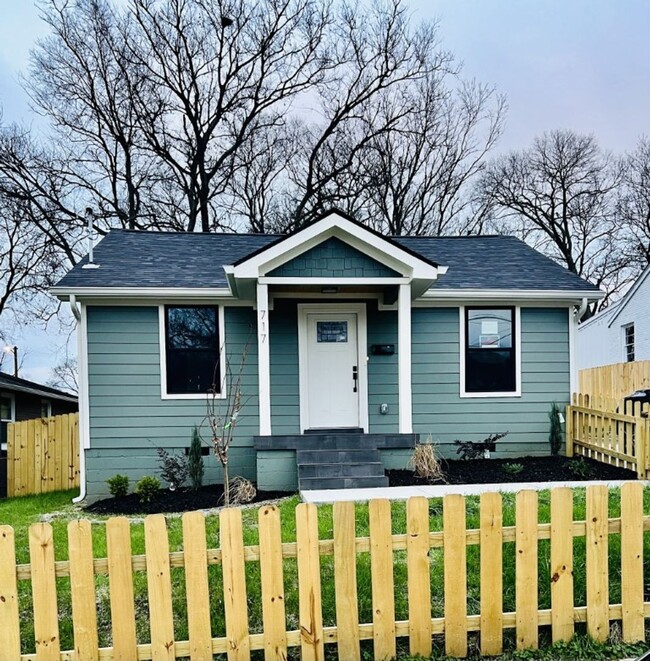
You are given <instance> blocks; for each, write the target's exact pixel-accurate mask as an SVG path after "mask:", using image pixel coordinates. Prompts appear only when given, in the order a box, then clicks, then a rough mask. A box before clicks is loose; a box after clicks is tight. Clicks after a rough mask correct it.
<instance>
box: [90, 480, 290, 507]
mask: <svg viewBox="0 0 650 661" xmlns="http://www.w3.org/2000/svg"><path fill="white" fill-rule="evenodd" d="M291 495H293V494H291V493H287V492H285V491H258V492H257V496H255V498H254V499H253V500H252V501H251V502H252V503H260V502H263V501H266V500H275V499H277V498H284V497H286V496H291ZM222 506H223V487H222V486H221V485H220V484H211V485H208V486H205V487H201V489H198V490H197V491H192V490H191V489H178V490H176V491H169V489H161V491H160V494H159V496H158V498H156V499H155V500H154V501H152V502H150V503H141V502H140V499H139V498H138V496H137V495H136V494H134V493H131V494H129V495H128V496H125V497H124V498H105V499H104V500H98V501H97V502H95V503H93V504H92V505H88V507H86V511H87V512H93V513H95V514H129V515H130V514H160V513H163V514H164V513H169V512H188V511H191V510H207V509H212V508H214V507H222Z"/></svg>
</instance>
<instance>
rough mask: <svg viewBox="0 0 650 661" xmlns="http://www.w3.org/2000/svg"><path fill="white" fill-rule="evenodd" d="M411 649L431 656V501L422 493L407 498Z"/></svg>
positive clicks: (419, 654)
mask: <svg viewBox="0 0 650 661" xmlns="http://www.w3.org/2000/svg"><path fill="white" fill-rule="evenodd" d="M406 550H407V569H408V603H409V650H410V653H411V655H412V656H422V657H424V658H428V657H430V656H431V634H432V631H431V577H430V573H429V572H430V567H429V501H428V500H427V499H426V498H424V497H421V496H418V497H415V498H409V499H408V501H407V502H406Z"/></svg>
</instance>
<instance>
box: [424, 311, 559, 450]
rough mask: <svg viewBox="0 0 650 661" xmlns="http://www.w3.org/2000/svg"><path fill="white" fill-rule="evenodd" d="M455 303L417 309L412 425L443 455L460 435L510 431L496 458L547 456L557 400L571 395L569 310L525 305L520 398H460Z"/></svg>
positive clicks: (470, 436) (473, 438) (467, 437)
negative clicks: (554, 406)
mask: <svg viewBox="0 0 650 661" xmlns="http://www.w3.org/2000/svg"><path fill="white" fill-rule="evenodd" d="M459 341H460V339H459V315H458V309H457V308H437V309H435V308H417V309H414V310H413V426H414V431H415V432H418V433H420V434H422V435H423V436H425V437H426V435H427V434H431V436H432V438H433V440H434V441H436V442H437V443H439V444H440V449H441V451H442V453H443V454H444V455H447V456H452V455H454V454H455V448H454V446H453V445H451V444H452V443H453V441H454V440H455V439H463V440H471V441H477V440H481V439H482V438H485V437H486V436H487V435H488V434H490V433H492V432H502V431H509V432H510V433H509V435H508V436H507V437H506V438H505V439H503V440H502V441H500V442H499V443H498V444H497V453H496V456H505V455H508V454H512V455H524V454H547V453H548V451H549V447H548V431H549V418H548V412H549V409H550V406H551V403H552V402H554V401H555V402H557V403H558V404H561V405H564V404H566V403H567V402H568V400H569V390H570V380H569V328H568V313H567V310H566V308H560V309H546V308H522V310H521V342H522V355H521V359H522V396H521V397H504V398H487V399H482V398H461V397H460V396H459V389H460V364H459V350H460V346H459Z"/></svg>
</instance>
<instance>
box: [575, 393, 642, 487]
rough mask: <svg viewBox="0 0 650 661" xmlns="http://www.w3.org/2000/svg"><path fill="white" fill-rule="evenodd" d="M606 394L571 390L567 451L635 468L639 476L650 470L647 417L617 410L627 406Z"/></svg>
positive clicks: (633, 469)
mask: <svg viewBox="0 0 650 661" xmlns="http://www.w3.org/2000/svg"><path fill="white" fill-rule="evenodd" d="M615 401H616V400H613V399H609V398H602V397H591V396H589V395H583V394H574V395H573V404H572V405H571V406H568V407H567V415H566V420H567V426H566V454H567V456H569V457H572V456H574V455H578V456H583V457H589V458H590V459H594V460H596V461H600V462H602V463H605V464H610V465H612V466H620V467H621V468H627V469H629V470H632V471H635V472H636V474H637V477H639V479H646V477H648V476H649V472H650V447H649V445H650V420H649V419H648V418H647V417H643V416H641V415H639V409H638V408H637V410H636V415H630V414H629V413H620V412H618V411H619V410H623V411H626V410H630V411H631V408H630V407H627V408H626V407H618V406H615Z"/></svg>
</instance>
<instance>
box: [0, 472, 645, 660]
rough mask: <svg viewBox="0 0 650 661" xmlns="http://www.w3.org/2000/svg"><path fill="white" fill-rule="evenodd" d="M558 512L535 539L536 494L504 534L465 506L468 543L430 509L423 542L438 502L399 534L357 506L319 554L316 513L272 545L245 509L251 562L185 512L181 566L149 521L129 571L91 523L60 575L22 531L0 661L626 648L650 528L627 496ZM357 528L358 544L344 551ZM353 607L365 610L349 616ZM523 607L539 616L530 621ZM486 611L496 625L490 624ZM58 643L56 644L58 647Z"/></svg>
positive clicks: (236, 541)
mask: <svg viewBox="0 0 650 661" xmlns="http://www.w3.org/2000/svg"><path fill="white" fill-rule="evenodd" d="M574 495H575V494H574V493H573V492H572V491H571V490H570V489H567V488H558V489H554V490H553V491H552V492H551V496H550V518H547V519H546V520H547V521H549V522H547V523H539V520H540V517H539V516H538V514H539V513H540V512H541V508H540V507H539V503H538V494H537V493H536V492H533V491H522V492H520V493H519V494H517V496H516V516H515V517H513V521H512V522H511V523H512V524H514V525H504V523H503V521H504V510H503V506H502V499H501V496H500V495H499V494H495V493H486V494H483V495H482V496H481V498H480V512H479V517H480V519H479V520H480V527H479V528H478V529H467V526H466V521H467V519H466V514H467V512H468V509H467V508H468V507H472V506H473V505H472V503H474V502H475V501H471V503H469V505H468V503H466V501H465V499H464V498H463V497H462V496H456V495H450V496H446V497H445V498H444V499H443V502H442V525H441V526H438V522H439V518H438V517H439V512H438V511H437V508H438V507H439V501H432V503H429V501H427V500H426V499H424V498H412V499H410V500H409V501H408V502H407V504H406V517H405V519H406V520H405V523H404V519H401V523H400V524H399V526H401V531H402V534H394V533H393V531H392V526H394V525H396V518H395V514H396V511H397V508H402V509H401V510H400V512H403V511H404V510H403V507H404V506H403V505H402V504H399V505H391V504H390V503H389V501H387V500H376V501H372V502H370V504H369V507H368V512H367V517H366V513H365V512H363V513H362V512H361V511H357V510H355V506H354V504H352V503H337V504H335V505H334V508H333V520H332V528H331V530H332V534H331V536H330V535H329V532H328V534H327V535H324V536H326V537H327V538H326V539H319V511H318V509H317V507H316V506H315V505H313V504H300V505H298V506H297V507H296V511H295V541H291V542H287V541H284V542H283V541H282V530H283V529H284V530H287V529H289V528H291V526H290V525H289V524H288V522H287V521H284V522H283V525H281V520H280V512H279V510H278V509H277V508H276V507H274V506H271V505H270V506H266V507H263V508H262V509H260V510H259V513H258V521H257V523H258V536H257V539H256V541H258V543H257V544H255V545H245V544H244V535H243V532H244V531H243V528H242V514H241V511H240V510H236V509H226V510H223V511H221V513H220V515H219V531H218V533H217V532H216V530H215V526H214V525H213V521H212V520H210V521H209V522H208V524H209V525H207V526H206V518H205V516H204V515H203V514H202V513H200V512H191V513H186V514H185V515H183V518H182V533H183V543H182V550H179V551H173V552H171V553H170V543H169V534H168V529H167V526H166V521H165V518H164V517H163V516H162V515H152V516H148V517H146V518H145V520H144V554H143V555H133V554H132V546H131V544H132V542H131V532H132V531H131V530H130V524H129V522H128V520H127V519H125V518H114V519H110V520H108V521H107V522H106V524H105V536H106V549H107V557H105V558H103V557H102V558H96V557H94V556H93V541H95V543H97V538H98V537H99V538H100V543H99V544H98V546H99V547H102V548H103V546H102V543H101V542H102V541H103V537H102V535H103V532H104V531H99V530H97V529H98V528H99V527H100V524H96V525H94V526H91V524H90V523H89V522H88V521H83V520H80V521H72V522H71V523H70V524H69V526H68V547H67V555H68V558H69V559H68V560H60V561H55V557H57V556H58V557H62V556H63V557H65V553H64V552H62V549H60V548H57V549H55V548H54V543H53V530H52V527H51V526H50V524H47V523H40V524H36V525H33V526H32V527H31V528H30V531H29V552H30V564H27V565H25V564H23V565H17V566H16V564H15V549H14V532H13V530H12V529H11V528H10V527H8V526H2V527H0V595H2V599H0V650H2V653H3V655H2V658H3V659H6V660H7V661H11V660H12V659H22V660H23V661H26V660H29V661H31V660H32V659H37V660H38V661H40V660H44V661H45V660H50V659H51V660H55V659H56V660H59V659H65V660H66V661H68V660H69V661H73V660H74V659H78V660H81V659H83V660H84V661H92V660H96V659H102V660H109V659H123V660H124V659H128V660H133V659H140V660H147V659H153V660H155V661H158V660H160V661H162V660H165V661H169V660H172V659H177V658H179V657H189V658H190V659H192V661H198V660H201V659H212V658H213V657H212V655H213V654H223V655H225V656H226V657H227V658H228V661H239V660H246V661H248V659H250V657H251V651H253V650H263V651H264V658H265V660H266V661H271V660H275V661H281V660H285V659H286V658H287V653H288V649H289V648H299V649H300V652H301V658H302V659H305V660H313V661H320V660H322V659H324V654H325V646H326V645H336V648H337V652H338V658H339V659H341V660H342V661H355V660H356V661H359V659H360V657H361V651H360V649H361V646H362V644H363V645H365V644H368V645H372V648H373V654H374V658H375V659H378V660H379V659H387V658H392V657H393V656H394V655H395V653H396V649H397V641H398V640H399V639H403V640H404V641H408V647H409V649H410V652H411V653H412V654H413V655H417V654H420V655H422V656H424V657H428V656H429V655H430V653H431V650H432V639H433V640H436V638H437V637H440V639H441V641H442V639H443V638H444V646H445V648H446V652H447V653H448V654H449V655H451V656H455V657H464V656H466V655H467V652H468V638H469V637H470V636H474V635H476V634H478V636H479V638H480V648H481V651H482V653H483V654H486V655H494V654H498V653H500V652H501V650H502V649H503V645H504V632H505V631H508V630H512V631H514V633H515V637H516V646H517V647H518V648H536V647H537V646H538V640H539V634H540V627H546V628H547V629H548V630H549V631H550V632H551V636H552V638H553V640H556V641H557V640H568V639H570V638H571V637H572V635H573V633H574V628H575V627H576V623H586V629H587V631H588V633H589V634H590V635H591V636H592V637H593V638H595V639H597V640H604V639H605V638H607V636H608V634H609V631H610V623H611V622H612V621H613V620H616V621H620V622H621V626H622V635H623V638H624V639H625V640H626V641H638V640H643V638H644V618H645V617H649V616H650V603H647V602H646V603H644V565H643V556H644V553H643V548H644V531H648V530H650V516H644V512H643V490H642V487H641V485H640V484H639V483H629V484H626V485H625V486H624V487H623V489H622V490H621V493H620V503H616V504H615V508H614V509H615V510H616V512H617V516H615V517H613V518H609V509H608V496H609V493H608V490H607V488H605V487H601V486H592V487H589V488H588V489H587V492H586V502H585V501H583V500H582V498H583V496H582V495H580V496H575V502H576V503H577V502H578V501H580V506H581V507H584V509H581V510H580V511H581V512H584V520H580V521H578V520H576V521H574V504H575V503H574ZM619 504H620V516H618V506H619ZM430 507H433V508H434V509H435V510H436V511H435V512H434V513H433V514H431V513H430ZM391 510H393V511H391ZM327 511H328V510H326V511H325V512H323V513H322V514H323V516H321V521H320V524H321V525H323V524H324V522H325V521H327V516H326V514H327ZM506 511H507V512H508V516H510V515H511V514H512V510H511V509H507V510H506ZM470 515H472V516H473V512H472V511H471V509H470ZM544 516H546V515H544ZM542 518H543V517H542ZM102 525H103V524H102ZM170 525H171V524H170ZM328 525H329V524H328ZM365 526H367V530H368V534H367V535H366V536H358V534H357V533H358V530H359V529H360V528H363V529H364V530H365V529H366V528H365ZM432 527H433V528H436V527H440V528H441V529H439V530H433V531H432V530H431V528H432ZM328 529H329V528H328ZM246 532H247V533H248V531H246ZM289 534H291V535H293V533H292V531H290V530H289ZM217 536H218V538H219V541H220V543H219V544H218V546H214V547H213V544H212V543H213V541H216V537H217ZM93 538H95V539H93ZM96 545H97V544H96ZM574 567H575V571H574ZM574 574H575V582H576V586H575V588H574ZM610 575H611V576H612V577H614V578H613V579H612V592H613V593H614V594H615V595H616V596H615V598H614V603H610V602H612V599H611V598H610V582H609V578H608V577H609V576H610ZM468 577H469V580H468ZM476 577H478V578H477V581H478V585H474V583H475V579H476ZM578 578H579V580H578ZM578 583H580V585H579V586H578V585H577V584H578ZM614 583H616V585H615V586H614ZM585 584H586V588H585ZM134 586H135V587H134ZM368 588H370V589H368ZM67 590H69V593H68V592H66V591H67ZM139 590H142V591H143V593H144V594H142V593H140V592H139ZM513 590H514V593H515V594H514V598H512V592H513ZM544 590H546V595H545V596H544V597H540V596H539V595H541V594H542V593H543V592H544ZM470 592H471V593H472V595H473V596H472V597H471V598H468V595H469V593H470ZM368 593H371V596H369V597H364V596H363V595H368ZM548 593H550V597H549V596H548ZM145 595H146V596H145ZM328 595H329V597H328V598H324V597H326V596H328ZM504 595H505V596H504ZM405 596H407V603H406V604H404V597H405ZM368 599H369V600H370V601H371V608H370V607H369V606H370V604H366V603H363V602H364V600H368ZM540 599H541V600H542V601H545V600H548V602H549V603H548V604H545V605H543V607H541V608H540ZM504 600H510V602H511V603H512V605H514V610H513V609H510V610H507V611H506V612H504V610H505V609H504V603H505V601H504ZM68 601H69V602H70V604H71V612H72V627H71V630H72V634H70V633H69V631H70V627H69V626H68V624H69V623H66V624H65V626H64V623H63V622H62V623H61V628H60V622H59V620H60V618H61V614H62V613H66V612H67V602H68ZM398 602H399V604H402V608H403V610H402V611H400V612H398V608H397V605H398ZM98 604H99V606H98ZM400 615H401V616H402V617H401V618H400ZM32 618H33V623H34V628H33V633H31V629H29V628H28V632H29V633H28V634H27V635H26V634H25V631H24V630H23V631H21V625H22V626H23V627H25V626H26V623H29V621H30V620H31V619H32ZM580 626H582V625H580ZM62 631H67V632H68V633H67V634H65V633H64V635H66V636H67V638H66V639H64V643H63V644H62V641H61V632H62ZM30 633H31V637H30V636H29V634H30ZM27 638H29V639H27ZM102 640H103V641H104V644H103V646H102V647H101V648H100V642H101V641H102ZM362 641H367V643H363V642H362ZM21 646H22V648H21ZM65 647H68V648H69V649H68V650H66V651H62V648H63V649H64V648H65ZM33 650H35V654H34V653H33Z"/></svg>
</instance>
